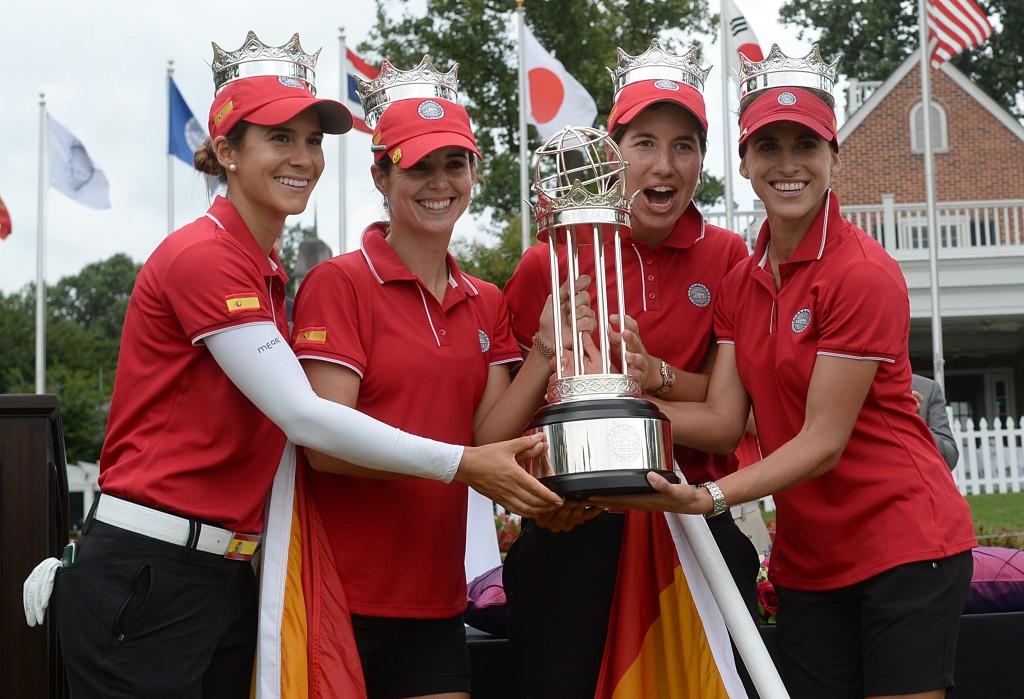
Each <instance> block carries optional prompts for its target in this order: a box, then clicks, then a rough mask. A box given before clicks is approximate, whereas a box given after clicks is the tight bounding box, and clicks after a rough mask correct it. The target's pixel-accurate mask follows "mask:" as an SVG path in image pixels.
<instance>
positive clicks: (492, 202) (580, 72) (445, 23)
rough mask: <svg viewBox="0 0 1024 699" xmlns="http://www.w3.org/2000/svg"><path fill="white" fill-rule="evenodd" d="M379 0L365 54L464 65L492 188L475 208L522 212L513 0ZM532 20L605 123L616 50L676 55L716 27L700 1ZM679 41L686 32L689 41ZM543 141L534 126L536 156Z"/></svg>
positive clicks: (566, 11) (565, 7)
mask: <svg viewBox="0 0 1024 699" xmlns="http://www.w3.org/2000/svg"><path fill="white" fill-rule="evenodd" d="M410 5H411V3H405V2H394V1H391V2H389V1H388V0H377V22H376V25H375V27H374V29H373V30H372V31H371V33H370V37H369V40H368V41H367V42H366V43H364V44H362V45H361V46H360V47H359V48H360V51H362V52H363V53H364V54H365V55H366V57H367V58H369V59H371V60H379V58H381V57H386V58H388V59H389V60H390V61H391V62H392V63H394V64H395V65H396V66H397V67H399V68H402V69H405V70H408V69H410V68H412V67H413V66H414V65H416V64H417V63H418V62H419V60H420V58H421V57H422V56H423V54H424V53H429V54H431V55H432V56H434V57H435V59H436V62H437V63H436V65H437V67H438V69H440V70H447V69H448V68H449V67H450V66H451V65H452V64H453V63H456V62H457V63H458V64H459V91H460V94H461V97H462V101H463V103H464V104H465V105H466V106H467V109H468V110H469V113H470V116H471V117H472V119H473V122H474V124H475V126H476V136H477V141H478V144H479V146H480V152H481V153H483V154H484V158H485V161H484V163H483V164H482V166H481V170H480V171H481V173H482V174H483V175H484V177H485V179H486V181H487V186H486V187H485V188H484V189H483V191H482V192H481V194H480V196H478V197H476V198H475V199H474V202H473V205H472V210H473V211H474V212H481V211H484V210H488V209H489V210H490V211H491V212H492V214H493V216H494V217H495V219H496V220H499V221H502V220H507V219H506V217H508V216H511V215H514V214H516V213H518V211H519V202H520V193H519V107H518V72H517V70H518V69H517V58H516V39H515V34H514V28H515V26H516V17H515V13H514V9H515V3H514V2H513V0H426V2H425V3H422V4H421V3H416V4H415V6H416V7H417V8H418V9H416V10H414V9H412V8H410ZM526 21H527V23H528V24H529V25H530V27H531V28H532V29H533V32H534V33H535V34H536V36H537V38H538V39H539V40H540V42H541V43H542V44H543V45H544V46H545V48H547V49H548V51H550V52H551V53H553V54H554V55H555V56H557V57H558V59H559V60H560V61H561V62H562V63H563V64H564V65H565V67H566V70H568V71H569V72H570V73H571V74H572V75H573V76H575V77H576V79H578V80H579V81H580V82H581V83H582V84H583V86H584V87H586V88H587V91H588V92H590V94H591V95H592V96H593V97H594V99H595V101H596V102H597V108H598V113H599V114H598V122H599V123H601V124H603V123H604V122H605V121H606V119H607V115H608V112H609V111H610V109H611V106H612V84H611V80H610V79H609V77H608V72H607V70H606V67H608V66H612V65H613V64H614V58H615V55H616V54H615V49H616V47H618V46H621V47H623V48H624V49H626V50H627V51H629V52H630V53H632V54H637V53H640V52H642V51H644V50H646V49H647V46H648V45H649V44H650V41H651V39H652V38H654V37H659V38H661V39H662V41H663V44H664V45H665V46H666V47H667V48H669V49H670V50H682V49H684V48H685V47H686V46H688V45H689V44H690V43H694V41H693V39H694V38H695V37H696V36H697V35H699V34H704V33H708V32H711V31H712V30H713V25H712V20H711V17H710V15H709V13H708V8H707V3H704V2H699V1H698V0H662V1H661V2H643V3H639V2H626V1H624V0H560V1H559V2H542V1H540V0H531V1H529V2H527V3H526ZM679 36H687V37H689V38H687V39H686V40H685V42H684V41H683V40H681V39H679V38H678V37H679ZM539 145H541V144H540V141H539V140H538V138H537V133H536V131H535V130H534V129H533V127H530V144H529V147H530V150H531V152H532V151H533V150H535V149H536V148H537V147H538V146H539Z"/></svg>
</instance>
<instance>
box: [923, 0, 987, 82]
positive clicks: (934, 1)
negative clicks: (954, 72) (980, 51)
mask: <svg viewBox="0 0 1024 699" xmlns="http://www.w3.org/2000/svg"><path fill="white" fill-rule="evenodd" d="M992 32H993V28H992V24H991V23H990V22H989V21H988V17H986V16H985V13H984V12H983V11H982V10H981V8H980V7H978V5H977V4H976V3H975V2H974V0H929V1H928V54H929V59H930V62H931V66H932V69H933V70H937V69H938V67H939V66H940V65H942V64H943V63H944V62H946V61H948V60H949V59H951V58H953V56H955V55H957V54H958V53H961V52H963V51H966V50H967V49H969V48H972V47H974V46H980V45H981V44H983V43H985V41H987V40H988V38H989V37H990V36H992Z"/></svg>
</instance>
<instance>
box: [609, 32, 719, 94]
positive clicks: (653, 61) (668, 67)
mask: <svg viewBox="0 0 1024 699" xmlns="http://www.w3.org/2000/svg"><path fill="white" fill-rule="evenodd" d="M618 53H619V58H618V62H617V64H616V66H615V70H612V69H611V68H609V69H608V72H609V73H610V74H611V76H612V83H613V84H614V86H615V98H616V99H618V97H619V93H620V92H621V91H622V88H624V87H625V86H626V85H629V84H630V83H635V82H640V81H641V80H672V81H674V82H677V83H683V84H684V85H689V86H690V87H692V88H694V89H695V90H697V91H698V92H704V81H705V80H706V79H707V77H708V73H710V72H711V66H708V67H707V68H701V67H700V64H698V63H697V59H698V56H697V46H696V45H693V46H691V47H690V48H689V50H688V51H687V52H686V53H684V54H683V55H682V56H677V55H676V54H674V53H669V52H668V51H666V50H665V49H663V48H662V47H661V42H660V41H658V40H657V39H653V40H652V41H651V45H650V47H648V49H647V50H646V51H644V52H643V53H642V54H640V55H639V56H630V55H629V54H628V53H626V52H625V51H623V50H622V49H621V48H620V49H618Z"/></svg>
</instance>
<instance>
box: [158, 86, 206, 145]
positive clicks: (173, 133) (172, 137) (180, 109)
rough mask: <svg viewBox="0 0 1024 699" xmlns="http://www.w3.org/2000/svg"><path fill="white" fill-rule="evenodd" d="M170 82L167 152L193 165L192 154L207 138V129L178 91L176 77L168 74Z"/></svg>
mask: <svg viewBox="0 0 1024 699" xmlns="http://www.w3.org/2000/svg"><path fill="white" fill-rule="evenodd" d="M167 80H168V81H169V83H170V89H169V90H168V94H169V96H170V119H169V120H168V125H169V126H170V130H169V132H168V140H167V152H168V154H170V155H173V156H174V157H176V158H177V159H178V160H180V161H182V162H183V163H185V164H186V165H192V156H193V155H195V152H196V149H197V148H198V147H199V146H201V145H202V144H203V141H204V140H206V131H205V130H204V129H203V127H202V126H200V125H199V122H198V121H197V120H196V118H195V117H194V116H192V110H191V109H189V108H188V105H187V104H185V98H184V97H182V96H181V92H179V91H178V86H177V85H175V84H174V78H172V77H170V76H168V77H167Z"/></svg>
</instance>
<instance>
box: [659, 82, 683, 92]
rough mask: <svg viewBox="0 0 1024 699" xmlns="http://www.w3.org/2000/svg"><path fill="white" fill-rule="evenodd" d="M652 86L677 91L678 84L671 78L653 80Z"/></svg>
mask: <svg viewBox="0 0 1024 699" xmlns="http://www.w3.org/2000/svg"><path fill="white" fill-rule="evenodd" d="M654 86H655V87H656V88H658V89H659V90H672V91H673V92H678V91H679V86H678V85H676V84H675V83H674V82H672V81H671V80H655V81H654Z"/></svg>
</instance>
